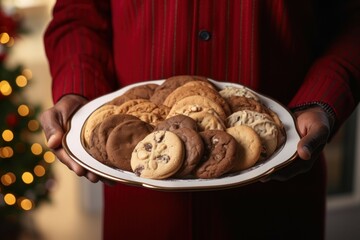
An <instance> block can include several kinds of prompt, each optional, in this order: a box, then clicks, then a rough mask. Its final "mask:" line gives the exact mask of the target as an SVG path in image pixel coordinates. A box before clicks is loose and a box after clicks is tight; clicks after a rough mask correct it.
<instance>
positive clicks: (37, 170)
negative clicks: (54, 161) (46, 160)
mask: <svg viewBox="0 0 360 240" xmlns="http://www.w3.org/2000/svg"><path fill="white" fill-rule="evenodd" d="M45 172H46V170H45V168H44V167H43V166H41V165H36V166H35V167H34V174H35V175H36V176H37V177H42V176H44V175H45Z"/></svg>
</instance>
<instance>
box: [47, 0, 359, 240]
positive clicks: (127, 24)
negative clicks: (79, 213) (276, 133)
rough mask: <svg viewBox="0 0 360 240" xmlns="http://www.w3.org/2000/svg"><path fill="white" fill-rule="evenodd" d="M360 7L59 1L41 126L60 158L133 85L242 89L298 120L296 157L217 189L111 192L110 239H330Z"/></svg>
mask: <svg viewBox="0 0 360 240" xmlns="http://www.w3.org/2000/svg"><path fill="white" fill-rule="evenodd" d="M359 7H360V4H359V1H355V0H354V1H321V0H318V1H285V0H278V1H259V0H253V1H251V0H242V1H235V0H228V1H210V0H208V1H207V0H181V1H176V0H174V1H170V0H168V1H167V0H156V1H150V0H143V1H141V0H136V1H134V0H133V1H130V0H118V1H117V0H113V1H97V0H76V1H74V0H58V1H57V2H56V4H55V6H54V9H53V19H52V21H51V22H50V24H49V26H48V28H47V30H46V33H45V36H44V41H45V47H46V53H47V57H48V60H49V66H50V71H51V74H52V78H53V82H52V84H53V85H52V93H53V100H54V106H53V107H52V108H50V109H48V110H46V111H45V112H44V113H43V114H42V117H41V124H42V127H43V130H44V133H45V136H46V138H47V141H48V146H49V147H50V148H51V149H53V151H54V152H55V154H56V156H57V157H58V159H59V160H60V161H61V162H63V163H64V164H65V165H66V166H67V167H68V168H69V169H71V170H72V171H73V172H75V173H76V174H77V175H79V176H84V177H86V178H88V179H89V180H90V181H92V182H97V181H99V180H102V181H104V182H107V180H106V179H101V177H99V176H97V175H96V174H94V173H92V172H90V171H88V170H86V169H84V168H83V167H81V166H80V165H78V164H77V163H76V162H74V161H73V160H72V159H71V158H70V157H69V156H68V155H67V154H66V152H65V151H64V149H63V148H62V145H61V139H62V137H63V135H64V132H65V131H66V123H67V122H68V121H69V119H70V116H71V115H72V114H73V113H74V112H75V111H76V110H77V109H78V108H79V107H81V106H82V105H84V104H85V103H87V102H88V101H90V100H92V99H94V98H96V97H99V96H101V95H103V94H106V93H109V92H112V91H114V90H117V89H119V88H121V87H124V86H126V85H129V84H132V83H136V82H141V81H146V80H156V79H165V78H168V77H171V76H175V75H200V76H206V77H209V78H212V79H215V80H218V81H226V82H236V83H241V84H243V85H245V86H248V87H250V88H252V89H254V90H256V91H258V92H260V93H262V94H265V95H267V96H270V97H272V98H274V99H276V100H277V101H279V102H281V103H282V104H284V105H286V106H287V107H288V108H289V109H291V110H292V111H293V112H294V116H295V117H296V124H297V127H298V131H299V134H300V135H301V140H300V141H299V143H298V147H297V153H298V159H296V160H294V161H293V163H292V164H290V165H289V166H287V167H285V168H283V169H282V170H279V171H276V172H275V173H274V174H272V175H270V176H269V177H268V178H267V179H264V180H263V181H258V182H255V183H251V184H248V185H245V186H240V187H237V188H231V189H223V190H217V191H211V190H208V191H192V192H186V191H179V192H171V191H170V192H169V191H159V190H151V189H147V188H142V187H135V186H128V185H126V184H123V183H116V184H105V185H104V218H103V220H104V222H103V237H104V239H141V238H147V239H324V237H325V236H324V235H325V233H324V228H325V201H326V199H325V196H326V164H325V160H324V157H323V155H322V154H321V150H322V149H323V147H324V145H325V144H326V143H327V142H328V141H329V140H330V139H331V136H333V134H335V133H336V131H337V129H339V127H340V126H341V124H342V123H343V122H344V121H345V120H346V119H347V117H348V116H349V115H350V114H351V112H352V111H354V109H355V108H356V106H357V104H358V102H359V94H360V91H359V89H360V87H359V85H360V84H359V82H360V45H359V42H360V19H359V16H360V14H359V10H360V9H359Z"/></svg>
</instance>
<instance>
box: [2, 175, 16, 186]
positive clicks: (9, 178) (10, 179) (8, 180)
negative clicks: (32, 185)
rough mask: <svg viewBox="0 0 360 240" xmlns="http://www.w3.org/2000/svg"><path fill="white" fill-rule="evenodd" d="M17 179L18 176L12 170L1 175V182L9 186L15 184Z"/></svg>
mask: <svg viewBox="0 0 360 240" xmlns="http://www.w3.org/2000/svg"><path fill="white" fill-rule="evenodd" d="M15 181H16V176H15V174H14V173H12V172H8V173H6V174H4V175H2V176H1V183H2V184H3V185H4V186H9V185H11V184H13V183H14V182H15Z"/></svg>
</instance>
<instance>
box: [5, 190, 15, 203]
mask: <svg viewBox="0 0 360 240" xmlns="http://www.w3.org/2000/svg"><path fill="white" fill-rule="evenodd" d="M4 202H5V203H6V204H7V205H14V204H15V203H16V197H15V196H14V194H12V193H7V194H6V195H5V196H4Z"/></svg>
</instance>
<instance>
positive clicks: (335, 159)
mask: <svg viewBox="0 0 360 240" xmlns="http://www.w3.org/2000/svg"><path fill="white" fill-rule="evenodd" d="M54 2H55V0H0V9H1V11H0V91H1V94H0V108H1V110H0V123H1V125H0V127H1V129H0V130H1V132H2V139H0V144H1V145H0V239H23V240H28V239H29V240H33V239H36V240H63V239H67V240H85V239H86V240H98V239H101V231H102V225H101V224H102V223H101V222H102V217H101V216H102V186H101V184H92V183H89V182H88V181H86V180H85V179H83V178H78V177H76V176H75V174H73V173H72V172H70V171H69V170H68V169H67V168H66V167H64V166H63V165H62V164H61V163H59V162H57V161H56V160H55V157H54V155H53V154H52V153H51V152H50V151H48V150H47V149H46V144H45V141H44V138H43V135H42V133H41V130H40V127H39V123H38V122H37V121H36V119H37V117H38V114H39V112H40V111H41V110H44V109H47V108H49V107H51V106H52V99H51V95H50V94H51V93H50V88H51V78H50V74H49V70H48V65H47V61H46V57H45V52H44V47H43V39H42V38H43V34H44V30H45V28H46V26H47V24H48V22H49V21H50V19H51V10H52V7H53V4H54ZM4 26H5V27H4ZM14 36H15V37H14ZM359 146H360V111H359V110H358V111H356V112H355V113H354V114H353V115H352V116H351V118H350V119H349V120H348V121H347V123H346V124H345V125H344V126H343V127H342V129H341V130H340V131H339V133H338V134H337V135H336V136H335V137H334V139H333V141H332V143H331V144H329V145H328V146H327V147H326V155H327V159H328V206H327V226H326V231H327V239H328V240H332V239H334V240H335V239H346V240H349V239H360V228H359V227H358V223H359V222H360V182H359V181H360V180H359V174H360V148H359ZM20 161H21V163H20V164H19V162H20ZM19 166H21V167H19ZM17 236H18V237H17Z"/></svg>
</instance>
